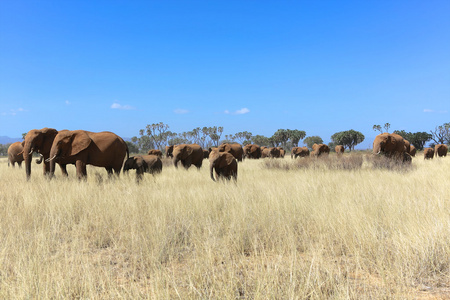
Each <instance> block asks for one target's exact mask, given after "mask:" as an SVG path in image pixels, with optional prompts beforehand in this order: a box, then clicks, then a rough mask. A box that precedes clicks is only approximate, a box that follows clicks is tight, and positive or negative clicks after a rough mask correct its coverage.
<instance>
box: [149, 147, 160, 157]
mask: <svg viewBox="0 0 450 300" xmlns="http://www.w3.org/2000/svg"><path fill="white" fill-rule="evenodd" d="M147 155H156V156H159V157H162V151H161V150H158V149H150V150H148V152H147Z"/></svg>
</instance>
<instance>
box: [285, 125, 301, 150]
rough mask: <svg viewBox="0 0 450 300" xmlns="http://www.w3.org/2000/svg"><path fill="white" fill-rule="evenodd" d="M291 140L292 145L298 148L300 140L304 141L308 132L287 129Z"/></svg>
mask: <svg viewBox="0 0 450 300" xmlns="http://www.w3.org/2000/svg"><path fill="white" fill-rule="evenodd" d="M287 132H288V136H289V140H290V141H291V143H292V146H294V147H298V143H299V142H300V140H303V139H304V138H305V136H306V132H305V131H303V130H298V129H293V130H291V129H287Z"/></svg>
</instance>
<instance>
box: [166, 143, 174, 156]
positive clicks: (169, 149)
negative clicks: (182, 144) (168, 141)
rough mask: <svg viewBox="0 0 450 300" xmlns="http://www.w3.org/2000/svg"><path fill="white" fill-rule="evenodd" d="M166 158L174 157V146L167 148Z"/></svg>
mask: <svg viewBox="0 0 450 300" xmlns="http://www.w3.org/2000/svg"><path fill="white" fill-rule="evenodd" d="M166 157H173V145H171V146H166Z"/></svg>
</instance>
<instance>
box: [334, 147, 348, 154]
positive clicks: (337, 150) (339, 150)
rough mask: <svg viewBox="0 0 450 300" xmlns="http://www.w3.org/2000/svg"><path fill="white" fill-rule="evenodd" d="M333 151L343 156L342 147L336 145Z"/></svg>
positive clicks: (343, 149)
mask: <svg viewBox="0 0 450 300" xmlns="http://www.w3.org/2000/svg"><path fill="white" fill-rule="evenodd" d="M334 151H336V153H337V154H338V155H342V154H344V151H345V148H344V146H342V145H337V146H336V147H334Z"/></svg>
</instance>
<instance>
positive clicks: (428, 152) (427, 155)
mask: <svg viewBox="0 0 450 300" xmlns="http://www.w3.org/2000/svg"><path fill="white" fill-rule="evenodd" d="M433 157H434V149H433V148H425V149H423V159H433Z"/></svg>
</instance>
